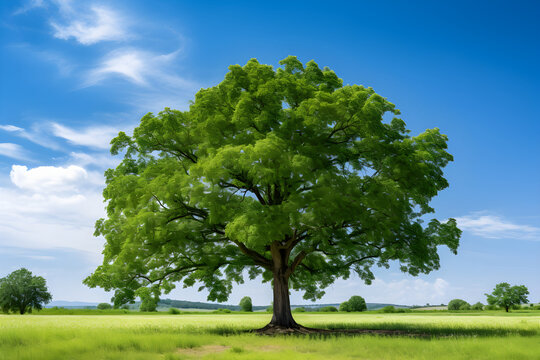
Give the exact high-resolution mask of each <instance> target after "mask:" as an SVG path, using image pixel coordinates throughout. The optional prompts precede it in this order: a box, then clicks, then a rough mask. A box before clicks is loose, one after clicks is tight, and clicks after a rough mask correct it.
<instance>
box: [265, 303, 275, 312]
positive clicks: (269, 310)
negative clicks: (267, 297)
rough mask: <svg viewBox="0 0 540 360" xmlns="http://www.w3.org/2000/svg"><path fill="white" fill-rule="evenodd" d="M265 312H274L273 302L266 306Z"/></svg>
mask: <svg viewBox="0 0 540 360" xmlns="http://www.w3.org/2000/svg"><path fill="white" fill-rule="evenodd" d="M266 312H269V313H271V312H274V304H270V306H269V307H267V308H266Z"/></svg>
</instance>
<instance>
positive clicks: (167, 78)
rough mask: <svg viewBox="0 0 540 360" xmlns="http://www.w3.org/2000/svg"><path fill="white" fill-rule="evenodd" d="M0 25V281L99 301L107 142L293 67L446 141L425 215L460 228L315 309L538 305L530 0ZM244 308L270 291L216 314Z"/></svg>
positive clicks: (193, 7) (74, 9) (41, 13)
mask: <svg viewBox="0 0 540 360" xmlns="http://www.w3.org/2000/svg"><path fill="white" fill-rule="evenodd" d="M0 12H1V19H0V36H1V38H0V39H1V40H0V41H1V44H0V46H1V53H2V56H1V57H0V78H1V79H2V80H1V88H0V91H1V98H0V101H1V103H0V109H1V110H0V111H1V112H0V276H5V275H6V274H8V273H9V272H11V271H13V270H15V269H18V268H20V267H22V266H24V267H27V268H29V269H30V270H31V271H33V272H34V273H36V274H39V275H42V276H44V277H45V278H46V279H47V281H48V285H49V287H50V290H51V291H52V294H53V297H54V299H55V300H81V301H106V300H108V299H109V297H110V295H108V294H106V293H105V292H103V291H101V290H99V289H88V288H86V287H85V286H84V285H82V283H81V280H82V279H83V278H84V277H85V276H87V275H88V274H89V273H90V272H91V271H92V270H93V269H94V268H95V267H96V266H97V265H98V264H99V262H100V257H101V255H100V252H101V249H102V244H103V239H99V238H94V237H93V236H92V232H93V224H94V222H95V220H96V219H97V218H99V217H102V216H103V215H104V211H103V203H102V200H101V189H102V187H103V176H102V174H103V171H104V170H105V169H106V168H108V167H111V166H114V165H115V164H116V163H117V162H118V159H116V158H113V157H111V156H110V155H109V153H108V143H109V141H110V139H111V138H112V137H114V135H115V134H116V133H117V132H118V131H120V130H123V131H127V132H130V131H131V130H132V129H133V127H135V126H136V125H137V123H138V121H139V119H140V118H141V116H142V115H144V114H145V113H147V112H149V111H152V112H157V111H160V110H161V109H163V108H164V107H165V106H168V107H172V108H177V109H181V110H185V109H187V106H188V104H189V101H190V100H192V99H193V97H194V94H195V93H196V92H197V90H198V89H200V88H205V87H209V86H213V85H216V84H218V83H219V82H220V81H221V80H222V79H223V77H224V75H225V73H226V71H227V67H228V66H229V65H230V64H245V63H246V62H247V61H248V60H249V59H250V58H254V57H255V58H257V59H259V61H260V62H263V63H267V64H271V65H275V66H276V65H277V63H278V61H279V60H280V59H283V58H285V57H286V56H288V55H296V56H298V57H299V59H300V60H301V61H303V62H307V61H309V60H311V59H314V60H315V61H316V62H317V63H318V64H319V65H320V66H329V67H330V68H332V69H333V70H334V71H335V72H336V73H337V74H338V76H340V77H341V78H343V80H344V83H346V84H362V85H366V86H371V87H373V88H374V89H375V90H376V91H377V92H378V93H379V94H381V95H382V96H384V97H387V98H388V99H389V100H390V101H391V102H393V103H395V104H396V105H397V107H398V108H399V109H400V110H401V112H402V117H403V119H404V120H405V121H406V122H407V125H408V127H409V128H410V129H411V130H412V132H413V134H415V133H419V132H421V131H423V130H425V129H426V128H432V127H439V128H440V129H441V131H442V132H443V133H445V134H447V135H448V136H449V139H450V142H449V151H450V152H451V153H452V154H453V155H454V157H455V161H454V162H453V163H451V164H450V165H449V166H448V167H447V169H446V172H445V173H446V176H447V178H448V179H449V181H450V187H449V188H448V189H446V190H445V191H443V192H442V193H441V194H440V195H439V196H438V197H437V198H436V199H435V200H434V201H433V205H434V207H435V208H436V210H437V213H436V216H437V218H439V219H446V218H448V217H455V218H457V219H458V222H459V224H460V227H461V228H462V230H464V233H463V237H462V241H461V246H460V249H459V252H458V255H457V256H454V255H452V254H450V253H449V252H448V251H447V250H445V249H441V251H440V254H441V269H440V270H439V271H435V272H433V273H431V274H429V275H423V276H419V277H411V276H407V275H404V274H402V273H400V272H399V271H398V269H397V267H392V268H391V269H389V270H381V271H376V276H377V280H376V281H375V282H374V284H373V285H371V286H365V285H363V284H362V282H361V281H360V280H358V279H356V278H352V279H349V280H347V281H338V282H337V283H336V284H335V285H333V286H332V287H331V288H330V289H329V291H328V293H327V295H326V296H325V297H324V298H323V299H322V300H321V301H323V302H341V301H343V300H344V299H346V298H348V297H350V296H351V295H354V294H360V295H362V296H364V297H365V298H366V300H367V301H368V302H394V303H402V304H423V303H426V302H429V303H432V304H434V303H442V302H443V303H447V302H448V301H449V300H451V299H452V298H463V299H465V300H467V301H470V302H476V301H484V302H485V296H484V295H483V294H484V293H485V292H488V291H490V290H491V289H493V287H494V286H495V284H496V283H498V282H502V281H507V282H510V283H511V284H524V285H526V286H528V288H529V290H530V293H531V295H530V299H531V300H534V301H536V302H538V301H540V281H538V274H539V273H540V156H539V155H540V140H539V138H538V134H539V133H540V121H539V120H540V119H539V116H538V114H537V113H536V111H535V110H534V109H535V108H534V106H535V104H537V103H538V99H539V95H540V69H539V66H538V64H540V43H539V40H538V34H540V22H538V17H539V16H540V5H539V4H538V2H535V1H529V2H527V1H513V2H511V3H509V2H503V1H485V2H484V1H475V2H472V1H467V2H460V1H453V2H448V3H444V4H443V3H442V2H431V1H426V2H409V1H385V2H384V3H383V2H373V1H371V2H363V1H358V2H342V3H339V2H318V1H309V2H308V1H305V2H303V1H299V2H294V4H291V3H289V2H271V3H262V2H240V1H238V2H234V4H233V3H230V2H217V1H216V2H210V1H197V2H187V1H185V2H180V1H159V2H157V1H94V0H90V1H75V0H73V1H69V0H31V1H15V0H14V1H3V2H2V3H1V4H0ZM245 295H250V296H251V297H252V298H253V300H254V303H255V304H268V303H269V302H270V298H271V290H270V288H269V285H268V284H266V285H260V284H259V283H258V282H256V281H255V282H248V283H246V284H243V285H241V286H238V287H237V288H236V289H235V290H234V292H233V294H232V296H231V298H230V302H231V303H237V302H238V301H239V300H240V298H241V297H243V296H245ZM168 297H171V298H177V299H190V300H199V301H204V300H205V299H206V293H204V292H201V293H199V292H197V291H196V290H195V289H179V290H175V291H173V293H172V294H170V295H168ZM292 302H293V303H303V302H304V301H303V300H302V298H301V294H298V293H293V294H292Z"/></svg>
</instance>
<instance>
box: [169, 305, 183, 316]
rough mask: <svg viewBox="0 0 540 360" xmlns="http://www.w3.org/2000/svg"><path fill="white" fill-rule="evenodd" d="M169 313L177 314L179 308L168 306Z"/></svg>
mask: <svg viewBox="0 0 540 360" xmlns="http://www.w3.org/2000/svg"><path fill="white" fill-rule="evenodd" d="M169 314H172V315H178V314H180V310H178V309H177V308H173V307H172V308H169Z"/></svg>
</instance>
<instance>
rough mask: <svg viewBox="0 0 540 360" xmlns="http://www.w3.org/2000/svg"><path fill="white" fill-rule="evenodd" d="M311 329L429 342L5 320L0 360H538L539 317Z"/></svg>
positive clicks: (316, 317) (215, 320)
mask: <svg viewBox="0 0 540 360" xmlns="http://www.w3.org/2000/svg"><path fill="white" fill-rule="evenodd" d="M295 318H296V319H297V321H298V322H300V323H302V324H303V325H306V326H311V327H324V328H365V329H401V330H407V331H411V332H416V333H418V332H422V333H428V334H432V335H433V337H430V338H410V337H383V336H373V335H362V336H330V337H297V336H294V337H292V336H289V337H264V336H258V335H254V334H248V333H243V332H242V331H243V330H245V329H250V328H257V327H262V326H263V325H265V324H266V323H267V322H268V321H269V319H270V315H269V314H183V315H168V314H155V315H102V316H91V315H47V316H41V315H38V316H35V315H25V316H19V315H9V316H0V359H2V360H4V359H6V360H7V359H10V360H11V359H55V360H56V359H91V360H99V359H164V360H171V359H262V360H264V359H310V360H316V359H325V360H327V359H359V358H361V359H430V360H431V359H540V315H539V313H538V312H519V313H517V312H516V313H510V314H505V313H502V312H478V313H447V312H446V313H443V312H437V313H435V312H434V313H406V314H373V313H371V314H369V313H368V314H362V313H361V314H341V313H337V314H336V313H329V314H314V313H307V314H305V313H303V314H296V315H295Z"/></svg>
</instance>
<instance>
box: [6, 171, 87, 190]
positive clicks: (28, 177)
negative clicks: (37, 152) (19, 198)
mask: <svg viewBox="0 0 540 360" xmlns="http://www.w3.org/2000/svg"><path fill="white" fill-rule="evenodd" d="M9 177H10V178H11V181H12V182H13V184H15V186H17V187H18V188H20V189H23V190H31V191H34V192H37V193H51V192H66V191H78V188H79V186H80V185H81V183H84V182H85V180H86V179H87V177H88V174H87V172H86V170H85V169H83V168H82V167H79V166H75V165H71V166H68V167H56V166H38V167H36V168H33V169H30V170H28V168H27V167H26V166H21V165H13V166H12V167H11V172H10V174H9Z"/></svg>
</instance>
